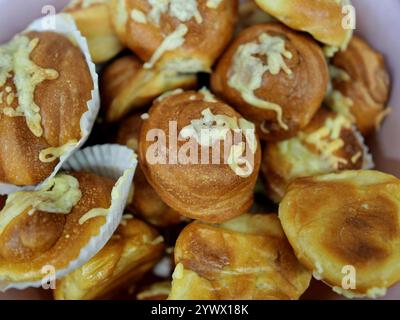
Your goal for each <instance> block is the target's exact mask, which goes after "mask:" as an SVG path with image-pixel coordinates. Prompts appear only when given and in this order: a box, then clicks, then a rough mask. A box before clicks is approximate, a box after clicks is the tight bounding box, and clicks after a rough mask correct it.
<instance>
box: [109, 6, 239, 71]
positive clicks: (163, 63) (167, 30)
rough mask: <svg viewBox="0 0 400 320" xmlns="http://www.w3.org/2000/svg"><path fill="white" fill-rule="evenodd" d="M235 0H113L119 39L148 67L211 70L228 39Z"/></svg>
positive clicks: (232, 22) (233, 16)
mask: <svg viewBox="0 0 400 320" xmlns="http://www.w3.org/2000/svg"><path fill="white" fill-rule="evenodd" d="M237 4H238V3H237V0H220V1H218V0H217V1H213V0H211V1H209V0H185V1H182V0H167V1H159V0H112V8H113V10H112V19H113V22H114V26H115V29H116V31H117V33H118V36H119V38H120V40H121V41H122V42H123V43H124V44H125V45H126V46H127V47H128V48H130V49H131V50H132V51H133V52H135V53H136V54H137V55H138V56H139V57H140V58H141V59H142V60H143V61H146V64H145V68H152V67H156V68H157V69H170V70H175V71H181V72H189V73H195V72H199V71H206V72H209V71H210V69H211V66H212V64H213V63H214V61H215V60H216V59H217V58H218V57H219V55H220V54H221V53H222V50H223V49H224V47H225V46H226V45H227V43H228V42H229V40H230V38H231V36H232V34H233V31H234V27H235V23H236V18H237Z"/></svg>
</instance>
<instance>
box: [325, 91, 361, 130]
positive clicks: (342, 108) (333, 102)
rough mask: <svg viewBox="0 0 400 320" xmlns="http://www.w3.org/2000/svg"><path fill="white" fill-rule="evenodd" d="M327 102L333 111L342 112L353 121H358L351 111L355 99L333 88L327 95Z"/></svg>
mask: <svg viewBox="0 0 400 320" xmlns="http://www.w3.org/2000/svg"><path fill="white" fill-rule="evenodd" d="M325 103H326V104H327V106H328V107H329V108H331V109H332V110H333V111H336V112H337V113H339V114H341V115H342V116H344V117H345V118H346V119H348V120H349V121H351V122H352V123H354V122H355V121H356V119H355V118H354V116H353V114H352V113H351V108H352V106H353V104H354V102H353V100H351V99H350V98H348V97H345V96H344V95H343V94H342V93H341V92H340V91H338V90H333V91H331V92H329V93H328V95H327V97H326V98H325Z"/></svg>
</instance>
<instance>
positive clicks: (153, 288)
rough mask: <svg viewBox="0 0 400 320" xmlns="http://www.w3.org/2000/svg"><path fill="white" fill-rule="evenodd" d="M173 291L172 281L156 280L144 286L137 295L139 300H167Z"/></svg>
mask: <svg viewBox="0 0 400 320" xmlns="http://www.w3.org/2000/svg"><path fill="white" fill-rule="evenodd" d="M170 292H171V281H162V282H156V283H153V284H152V285H150V286H148V287H146V288H143V289H142V290H140V292H139V293H138V294H137V295H136V298H137V299H138V300H167V298H168V295H169V294H170Z"/></svg>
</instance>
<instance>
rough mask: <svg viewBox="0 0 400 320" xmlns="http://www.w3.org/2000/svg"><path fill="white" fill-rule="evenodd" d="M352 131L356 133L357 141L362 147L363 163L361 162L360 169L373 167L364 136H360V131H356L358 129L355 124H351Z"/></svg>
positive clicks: (372, 160)
mask: <svg viewBox="0 0 400 320" xmlns="http://www.w3.org/2000/svg"><path fill="white" fill-rule="evenodd" d="M353 131H354V133H355V135H356V138H357V140H358V142H359V143H360V144H361V145H362V147H363V164H362V168H361V169H363V170H369V169H373V168H375V163H374V159H373V158H372V154H371V153H370V152H369V148H368V146H367V144H366V143H365V140H364V137H363V136H362V134H361V133H360V131H358V129H357V128H356V127H355V126H353Z"/></svg>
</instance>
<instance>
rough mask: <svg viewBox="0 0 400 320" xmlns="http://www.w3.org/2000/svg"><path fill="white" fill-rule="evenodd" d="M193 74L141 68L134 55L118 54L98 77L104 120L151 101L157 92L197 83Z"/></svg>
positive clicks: (191, 85) (116, 118)
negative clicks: (118, 56) (117, 57)
mask: <svg viewBox="0 0 400 320" xmlns="http://www.w3.org/2000/svg"><path fill="white" fill-rule="evenodd" d="M196 83H197V77H196V75H194V74H193V75H190V74H178V73H176V72H171V71H169V72H168V71H163V72H161V71H155V70H150V69H144V68H143V63H142V62H141V61H140V60H139V59H138V58H137V57H135V56H133V55H132V56H125V57H122V58H119V59H117V60H115V61H114V62H112V63H111V64H110V65H108V66H107V67H106V68H105V70H104V71H103V73H102V75H101V78H100V88H101V96H102V104H103V108H104V112H105V114H106V119H107V121H117V120H120V119H121V118H123V116H125V115H126V114H127V113H128V112H129V111H131V110H133V109H137V108H141V107H144V106H148V105H149V104H151V102H152V101H153V99H154V98H156V97H158V96H159V95H160V94H162V93H164V92H166V91H169V90H173V89H176V88H185V89H191V88H194V87H195V86H196Z"/></svg>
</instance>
